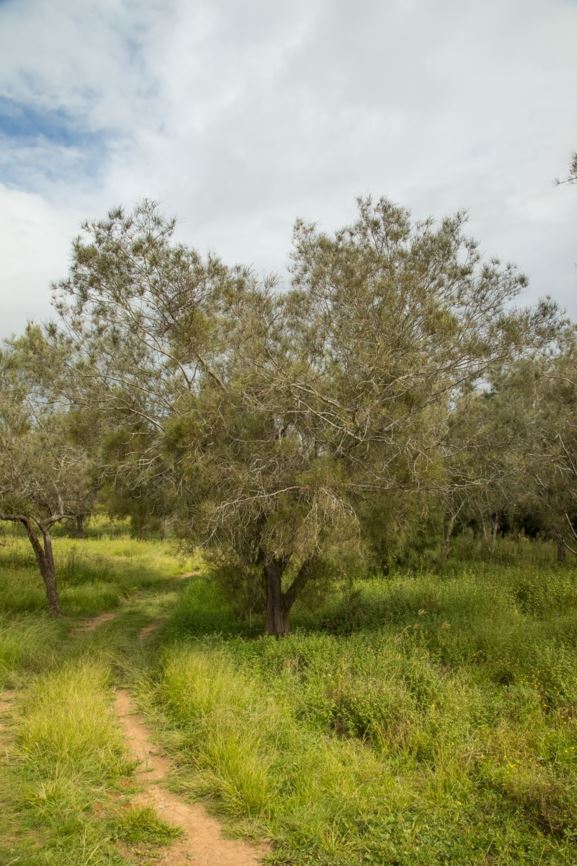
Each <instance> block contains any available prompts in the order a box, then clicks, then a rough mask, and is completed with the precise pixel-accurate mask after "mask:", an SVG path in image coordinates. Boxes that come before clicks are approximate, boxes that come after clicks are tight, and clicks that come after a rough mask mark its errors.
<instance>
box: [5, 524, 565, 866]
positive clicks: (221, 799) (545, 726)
mask: <svg viewBox="0 0 577 866" xmlns="http://www.w3.org/2000/svg"><path fill="white" fill-rule="evenodd" d="M100 534H101V537H96V534H95V535H93V536H91V537H89V538H87V539H85V540H72V539H67V538H65V537H58V538H57V539H56V542H55V547H56V555H57V558H58V562H59V569H60V575H61V587H62V598H63V607H64V611H65V617H64V619H63V621H62V622H61V623H55V622H54V621H52V620H50V618H49V617H48V616H47V615H46V613H45V610H44V606H45V603H44V597H43V593H42V587H41V584H40V580H39V577H38V575H37V573H36V570H35V568H34V564H33V562H32V560H31V556H30V552H29V550H28V549H27V546H26V544H25V542H24V540H23V539H20V538H15V537H6V538H5V539H4V544H3V546H2V547H1V548H0V580H1V581H2V582H1V584H0V685H1V684H4V685H8V686H17V687H18V692H17V695H16V699H15V707H14V714H15V722H17V724H15V725H14V726H13V727H12V728H10V729H9V731H8V734H9V740H10V747H9V756H10V760H9V763H8V766H7V769H6V773H5V776H4V778H3V779H2V780H1V781H0V801H1V802H2V808H1V809H0V839H1V840H2V841H1V842H0V862H1V863H4V862H6V863H10V862H11V861H14V862H15V863H24V864H26V866H54V864H58V866H89V864H90V866H104V864H107V866H120V864H123V866H124V864H126V863H128V862H134V861H135V862H139V863H145V862H152V861H153V860H154V846H159V845H164V844H167V843H168V842H169V841H170V840H171V839H172V838H174V835H175V830H174V828H172V827H170V826H168V825H165V824H164V823H163V822H162V821H160V820H159V819H158V817H157V816H156V815H155V814H154V812H151V811H150V810H148V809H142V808H140V807H135V806H131V804H130V800H131V793H132V789H131V784H132V783H131V782H130V767H129V765H128V763H127V759H126V753H125V751H124V747H123V743H122V740H121V737H120V734H119V730H118V727H117V724H116V721H115V718H114V715H113V713H112V710H111V696H112V695H111V691H112V687H113V685H114V683H115V682H117V681H118V680H119V679H120V680H121V681H122V682H123V683H125V684H126V683H128V684H129V685H132V687H133V689H134V690H135V691H137V692H138V694H139V697H140V700H141V703H142V706H143V707H145V708H146V709H147V710H148V711H149V717H150V723H151V726H153V727H155V730H156V734H157V736H158V737H159V738H160V739H161V740H162V741H163V742H164V743H165V745H166V747H167V748H168V749H169V750H170V751H171V753H172V755H173V757H174V760H175V762H176V763H177V765H178V772H177V775H176V778H175V784H176V785H177V786H178V788H179V790H180V791H181V792H182V793H183V796H189V797H191V798H198V797H202V798H207V799H208V801H209V802H210V804H211V807H212V808H213V809H214V810H216V811H217V812H218V813H219V814H220V815H221V816H222V817H223V820H225V821H226V822H227V824H228V826H229V827H230V828H231V829H232V830H233V831H234V832H236V833H240V834H245V835H249V836H254V837H257V838H262V837H267V838H269V839H271V840H272V842H273V847H274V853H273V859H274V860H275V861H276V862H278V863H282V864H286V866H288V864H293V866H367V864H375V866H376V864H379V866H380V864H390V866H395V864H396V866H409V864H411V866H435V864H437V866H441V864H443V866H445V864H447V866H449V864H450V866H473V864H474V866H481V864H484V866H513V864H528V866H532V864H535V866H537V864H552V866H575V863H576V862H577V856H576V854H575V851H576V850H577V591H576V588H577V569H576V568H575V567H574V566H572V565H571V564H568V565H567V566H565V567H558V566H556V565H555V563H554V557H553V555H552V551H551V549H550V547H548V546H546V545H527V544H524V545H521V546H520V548H519V547H518V546H517V545H515V544H513V543H511V542H503V543H502V544H501V545H500V546H499V548H498V551H497V555H496V556H495V557H493V558H492V559H490V558H489V557H487V556H484V558H481V559H475V558H474V556H473V555H472V553H471V547H470V545H469V547H468V548H467V546H466V545H465V543H464V542H463V544H462V550H461V549H459V546H460V545H461V542H460V540H457V542H456V545H455V553H456V554H458V555H459V556H460V557H461V562H458V561H457V560H456V559H455V558H453V559H452V560H451V562H450V563H449V566H448V568H447V571H446V573H445V574H438V573H431V572H429V573H427V572H425V571H420V572H419V571H417V572H415V571H413V572H411V573H405V574H395V575H392V576H390V577H387V578H375V579H372V580H366V581H362V582H358V583H357V584H355V585H354V586H348V587H341V588H340V589H336V590H335V592H334V593H333V595H332V596H331V597H330V598H329V599H327V601H326V603H325V604H324V605H323V606H322V607H321V608H320V609H318V610H315V611H311V610H308V609H305V608H304V607H303V608H300V609H299V608H298V607H297V608H296V609H295V611H294V616H293V628H294V632H293V634H292V635H291V636H290V637H288V638H287V639H285V640H282V641H276V640H272V639H269V638H265V637H262V636H261V634H260V630H261V623H260V622H258V621H255V622H252V623H251V624H248V625H247V624H242V623H239V622H238V621H236V620H235V618H234V616H233V614H232V613H231V611H230V609H229V607H228V605H227V603H226V602H225V601H224V599H223V597H222V596H221V594H220V592H219V590H218V588H217V586H216V584H215V583H213V582H212V581H211V579H210V576H208V575H206V574H199V575H198V576H197V577H196V578H194V579H193V580H191V581H189V582H188V584H187V585H184V584H182V583H178V582H175V581H173V580H171V578H173V577H174V576H175V575H176V574H178V573H180V572H183V571H188V570H189V569H190V568H191V562H190V560H188V561H186V560H185V559H184V558H183V557H181V556H180V555H179V552H178V549H177V548H176V547H175V545H174V544H172V543H171V542H169V541H160V540H155V541H154V540H148V541H144V540H136V539H132V538H129V537H127V536H121V535H119V534H112V535H111V536H107V535H106V534H105V533H103V532H101V533H100ZM473 553H475V552H474V551H473ZM477 553H478V552H477ZM194 564H195V565H196V566H197V570H199V571H200V570H201V563H200V561H199V560H196V561H195V563H194ZM109 609H117V612H118V616H117V618H116V619H115V620H113V621H112V622H110V623H108V624H107V625H106V626H104V627H102V628H101V629H100V630H99V631H97V632H95V633H94V634H92V635H81V634H76V633H75V632H74V630H73V628H71V627H73V626H74V625H75V623H76V622H77V621H78V620H79V619H81V618H82V617H85V616H91V615H95V614H97V613H99V612H101V611H102V610H109ZM165 617H166V618H167V622H166V623H165V625H164V626H163V627H162V628H161V629H160V631H159V632H157V633H156V634H154V635H153V636H152V637H151V638H149V640H148V641H147V642H146V644H145V645H142V644H139V642H138V640H137V634H138V629H139V628H140V627H141V626H142V625H144V624H146V623H147V622H150V621H151V620H156V619H159V618H160V619H162V618H165ZM127 786H128V787H127ZM131 852H132V853H131ZM15 858H16V859H15Z"/></svg>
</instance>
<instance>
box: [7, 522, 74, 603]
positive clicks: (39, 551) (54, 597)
mask: <svg viewBox="0 0 577 866" xmlns="http://www.w3.org/2000/svg"><path fill="white" fill-rule="evenodd" d="M67 516H69V515H64V514H59V515H56V516H53V517H51V518H50V519H49V520H48V521H46V522H45V523H41V522H40V520H33V519H32V518H31V517H28V515H26V514H3V513H0V520H9V521H11V522H12V523H20V524H21V526H23V527H24V529H25V530H26V534H27V535H28V540H29V541H30V544H31V546H32V550H33V551H34V556H35V557H36V562H37V564H38V570H39V571H40V574H41V575H42V580H43V581H44V589H45V590H46V598H47V599H48V607H49V608H50V613H51V614H52V616H60V613H61V610H60V598H59V595H58V584H57V581H56V567H55V565H54V554H53V552H52V538H51V537H50V531H49V528H50V526H51V525H52V524H53V523H56V521H57V520H62V519H63V518H64V517H67ZM33 523H35V524H36V526H37V527H38V528H39V529H40V532H41V533H42V540H43V542H44V546H43V545H42V544H41V543H40V539H39V538H38V534H37V531H36V530H35V529H34V526H33Z"/></svg>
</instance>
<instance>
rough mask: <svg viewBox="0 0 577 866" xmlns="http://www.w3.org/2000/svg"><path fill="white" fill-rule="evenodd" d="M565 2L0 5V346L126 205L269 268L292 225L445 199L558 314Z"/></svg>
mask: <svg viewBox="0 0 577 866" xmlns="http://www.w3.org/2000/svg"><path fill="white" fill-rule="evenodd" d="M576 149H577V0H483V2H480V0H476V2H473V0H356V2H353V0H291V2H282V0H0V336H3V335H7V334H9V333H10V332H12V331H17V330H20V329H21V328H22V327H23V325H24V324H25V322H26V320H27V319H29V318H36V319H42V318H46V317H48V316H49V315H50V306H49V283H50V281H51V280H53V279H57V278H58V277H61V276H64V275H65V273H66V270H67V266H68V259H69V250H70V242H71V240H72V238H73V236H74V234H75V233H76V231H77V229H78V227H79V225H80V222H81V221H82V219H84V218H85V217H100V216H104V215H105V213H106V211H107V210H108V209H109V208H110V207H112V206H114V205H116V204H120V203H121V204H124V205H126V206H130V205H132V204H134V203H136V202H137V201H138V200H139V199H141V198H143V197H144V196H147V197H150V198H155V199H157V200H158V201H159V202H160V204H161V206H162V208H163V210H164V211H165V212H166V213H167V214H170V215H176V216H177V217H178V220H179V234H180V237H181V238H183V239H184V240H186V241H187V242H189V243H191V244H192V245H194V246H196V247H197V248H198V249H200V250H201V251H206V250H208V249H213V250H215V251H216V252H218V253H219V254H220V255H221V256H222V257H223V258H224V259H225V260H227V261H229V262H233V261H240V262H244V263H247V264H253V265H254V267H255V268H256V269H258V270H259V271H271V270H275V271H278V272H280V273H281V274H282V273H284V271H285V267H286V263H287V258H288V253H289V249H290V234H291V228H292V224H293V222H294V219H295V218H296V217H297V216H301V217H304V218H305V219H308V220H315V221H318V222H319V223H320V224H321V225H322V226H324V227H326V228H328V229H331V228H336V227H338V226H340V225H342V224H344V223H346V222H348V221H350V220H351V219H352V218H353V216H354V209H355V205H354V201H355V197H356V196H357V195H359V194H365V193H372V194H373V195H375V196H379V195H381V194H384V195H386V196H388V197H390V198H392V199H393V200H395V201H396V202H398V203H400V204H403V205H404V206H406V207H408V208H410V209H411V210H412V211H413V212H414V213H415V214H416V215H417V216H420V217H422V216H427V215H429V214H432V215H434V216H441V215H443V214H446V213H448V212H453V211H455V210H457V209H462V208H465V209H467V210H468V212H469V214H470V227H471V232H472V233H473V234H474V235H475V236H476V237H477V238H478V239H479V240H480V241H481V245H482V248H483V250H484V251H485V252H486V253H487V254H488V255H492V254H496V255H499V256H500V257H502V258H504V259H506V260H512V261H515V262H516V263H517V264H518V265H519V267H520V268H521V269H522V270H523V271H524V272H525V273H527V275H528V276H529V278H530V281H531V283H530V288H529V289H528V291H527V299H528V300H530V299H533V298H536V297H538V296H540V295H543V294H551V295H552V296H553V297H555V298H556V299H557V300H559V301H560V302H561V303H562V304H563V305H564V306H566V307H567V308H568V309H569V310H570V311H571V312H572V313H573V315H574V316H575V317H577V267H576V262H577V242H576V239H577V231H576V229H577V187H575V186H573V187H571V186H561V187H555V186H554V185H553V179H554V178H555V176H562V175H563V173H564V172H565V171H566V170H567V167H568V163H569V159H570V155H571V153H572V151H574V150H576Z"/></svg>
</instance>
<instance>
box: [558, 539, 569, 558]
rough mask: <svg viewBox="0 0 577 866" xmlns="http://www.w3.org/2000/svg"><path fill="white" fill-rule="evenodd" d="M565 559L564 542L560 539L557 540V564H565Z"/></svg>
mask: <svg viewBox="0 0 577 866" xmlns="http://www.w3.org/2000/svg"><path fill="white" fill-rule="evenodd" d="M566 557H567V550H566V548H565V542H564V541H563V539H562V538H561V537H559V538H558V539H557V562H565V559H566Z"/></svg>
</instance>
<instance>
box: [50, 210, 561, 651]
mask: <svg viewBox="0 0 577 866" xmlns="http://www.w3.org/2000/svg"><path fill="white" fill-rule="evenodd" d="M463 227H464V217H463V216H462V215H457V216H456V217H454V218H451V219H446V220H444V221H443V222H442V223H440V224H439V225H435V224H434V223H433V222H432V221H425V222H420V223H413V222H412V221H411V219H410V216H409V214H408V213H407V212H406V211H405V210H403V209H401V208H398V207H396V206H394V205H392V204H391V203H390V202H388V201H386V200H380V201H378V202H376V203H373V202H372V201H371V200H363V201H360V202H359V214H358V219H357V221H356V222H355V223H354V224H353V225H352V226H350V227H347V228H345V229H343V230H342V231H339V232H337V233H336V234H335V235H332V236H330V235H326V234H323V233H322V232H319V231H318V230H317V229H316V228H315V226H311V225H305V224H303V223H298V224H297V227H296V230H295V239H294V248H293V266H292V273H293V285H292V287H291V289H290V290H289V291H286V292H284V293H283V292H278V291H276V283H275V280H272V279H271V280H258V279H256V278H255V277H254V275H253V274H252V273H251V272H250V271H247V270H246V269H243V268H239V267H235V268H227V267H225V266H224V265H223V264H222V263H221V262H220V261H219V260H218V259H216V258H214V257H209V258H208V259H207V260H202V259H201V257H200V256H199V255H198V254H197V253H196V252H194V251H193V250H190V249H188V248H186V247H185V246H183V245H180V244H176V243H175V242H174V240H173V230H174V224H173V223H172V222H170V221H166V220H164V219H163V218H162V217H161V216H160V215H159V214H158V212H157V210H156V208H155V207H154V206H153V205H151V204H149V203H144V204H143V205H142V206H140V207H139V208H137V209H136V211H135V212H134V213H132V214H125V213H124V212H123V211H122V210H117V211H114V212H112V213H111V214H110V215H109V217H108V218H107V219H106V220H104V221H102V222H97V223H91V224H87V225H85V226H84V229H83V233H82V235H81V236H80V237H79V238H78V239H77V240H76V242H75V244H74V251H73V264H72V268H71V273H70V277H69V278H68V279H67V280H65V281H63V282H62V283H60V284H59V286H57V288H56V295H57V304H58V309H59V310H60V312H61V315H62V318H63V321H64V323H65V326H66V329H67V331H66V332H67V336H66V337H65V338H64V339H66V340H69V341H70V358H71V363H74V366H75V373H74V377H73V378H72V377H68V381H69V386H70V388H71V389H72V390H74V389H75V390H76V391H77V393H78V394H82V393H84V394H85V395H86V394H90V399H91V401H92V402H93V404H97V405H99V406H100V407H101V409H102V411H103V412H105V413H107V416H108V417H109V419H110V429H111V430H113V431H115V433H114V436H115V441H116V444H117V450H116V455H117V461H118V471H119V472H122V473H123V474H124V476H125V477H126V478H130V479H131V482H130V483H131V484H132V485H133V489H135V490H136V489H137V488H138V486H139V485H141V484H143V485H146V484H150V482H151V479H154V482H155V483H156V485H159V486H162V487H163V489H164V490H165V491H166V492H167V499H166V501H167V507H170V509H171V510H172V511H173V512H174V513H175V514H177V515H178V516H179V517H180V519H181V521H182V525H183V526H184V527H185V528H186V530H187V531H189V532H191V533H192V534H194V537H196V538H199V539H202V540H203V542H204V543H205V545H207V547H208V548H209V549H213V550H215V552H216V553H217V555H218V558H219V560H220V561H221V562H222V561H224V562H226V563H228V565H229V569H228V572H227V573H228V574H229V575H230V576H231V580H232V581H233V583H234V585H235V586H237V585H238V583H239V581H240V582H241V583H242V582H243V581H244V583H245V584H251V583H254V582H255V581H256V582H257V584H258V585H261V586H262V587H263V589H264V593H263V594H264V598H265V607H266V630H267V632H269V633H271V634H275V635H282V634H284V633H286V631H287V630H288V627H289V614H290V610H291V607H292V605H293V604H294V601H295V600H296V598H297V596H298V595H299V594H300V593H301V592H302V590H303V589H304V588H305V587H306V586H307V585H308V584H310V583H311V582H314V581H317V580H323V579H325V578H326V577H327V575H329V576H330V574H334V573H335V571H336V570H337V565H338V562H339V561H342V558H343V556H344V555H345V554H346V553H347V552H348V551H350V550H352V549H354V548H356V549H357V550H360V549H361V548H362V545H363V539H364V537H365V535H366V533H365V531H364V529H365V516H366V515H367V514H368V513H369V512H370V503H371V502H372V501H377V500H378V499H379V498H380V499H381V501H382V500H383V497H389V498H390V499H391V500H392V501H393V502H394V500H395V497H397V498H400V497H401V496H406V495H407V494H410V493H416V494H418V493H419V491H423V490H428V489H433V488H435V487H438V486H439V485H441V484H446V483H447V479H446V475H444V474H443V471H442V460H443V454H444V451H445V450H446V438H447V437H446V432H447V424H448V418H449V416H450V413H451V411H452V407H453V406H454V405H455V402H456V401H457V400H458V398H459V394H460V393H461V392H462V391H463V390H465V389H467V388H471V387H472V386H473V385H474V384H475V383H476V382H478V381H479V380H481V379H482V378H483V376H485V375H486V374H487V371H488V370H489V369H490V368H491V365H494V364H496V363H498V362H500V361H502V360H504V359H506V358H508V357H510V356H511V355H512V354H514V353H516V352H521V351H523V349H524V348H525V347H526V346H527V344H528V341H529V340H530V339H533V337H534V336H535V335H537V334H539V333H541V332H544V331H546V330H547V327H548V326H549V323H550V320H551V318H552V315H553V311H552V309H551V307H550V306H547V305H544V306H542V307H540V308H538V309H537V310H535V311H533V312H527V311H516V310H514V309H512V307H511V300H512V299H513V298H514V296H515V295H516V293H517V292H518V290H519V288H520V287H521V286H523V285H524V278H523V277H522V276H520V275H518V274H517V272H516V271H515V269H514V268H512V267H511V266H501V265H500V264H499V263H498V262H497V261H495V260H491V261H489V262H483V261H482V260H481V258H480V255H479V253H478V251H477V248H476V245H475V244H474V243H473V242H472V241H470V240H468V239H467V238H466V236H465V235H464V232H463ZM78 399H81V398H78ZM84 399H86V397H84ZM393 507H394V506H393ZM385 511H386V509H385ZM230 565H233V566H234V568H232V569H231V568H230ZM239 575H240V576H241V577H239Z"/></svg>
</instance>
